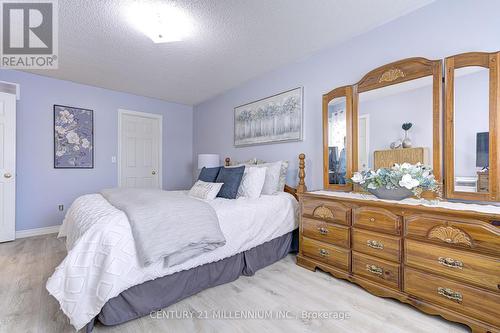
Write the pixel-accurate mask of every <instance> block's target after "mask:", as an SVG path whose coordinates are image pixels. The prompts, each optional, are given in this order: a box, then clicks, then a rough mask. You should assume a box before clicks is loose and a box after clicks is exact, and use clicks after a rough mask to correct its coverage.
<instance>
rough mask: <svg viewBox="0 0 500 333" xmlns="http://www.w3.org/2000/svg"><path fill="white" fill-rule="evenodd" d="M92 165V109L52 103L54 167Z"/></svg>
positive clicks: (89, 167)
mask: <svg viewBox="0 0 500 333" xmlns="http://www.w3.org/2000/svg"><path fill="white" fill-rule="evenodd" d="M93 167H94V119H93V111H92V110H88V109H82V108H76V107H71V106H64V105H54V168H56V169H92V168H93Z"/></svg>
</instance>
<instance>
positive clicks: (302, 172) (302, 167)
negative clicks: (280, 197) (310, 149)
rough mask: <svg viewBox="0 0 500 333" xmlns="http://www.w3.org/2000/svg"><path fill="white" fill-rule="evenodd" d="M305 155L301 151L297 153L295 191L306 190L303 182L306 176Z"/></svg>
mask: <svg viewBox="0 0 500 333" xmlns="http://www.w3.org/2000/svg"><path fill="white" fill-rule="evenodd" d="M305 159H306V155H305V154H304V153H301V154H300V155H299V183H298V184H297V193H304V192H307V186H306V182H305V178H306V171H305V168H306V162H305Z"/></svg>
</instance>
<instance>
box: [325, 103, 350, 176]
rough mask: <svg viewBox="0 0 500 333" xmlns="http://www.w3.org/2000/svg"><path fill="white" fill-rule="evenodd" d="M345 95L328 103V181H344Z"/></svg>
mask: <svg viewBox="0 0 500 333" xmlns="http://www.w3.org/2000/svg"><path fill="white" fill-rule="evenodd" d="M346 136H347V124H346V97H345V96H344V97H338V98H334V99H332V100H331V101H330V102H329V103H328V183H329V184H345V183H346V167H347V165H346Z"/></svg>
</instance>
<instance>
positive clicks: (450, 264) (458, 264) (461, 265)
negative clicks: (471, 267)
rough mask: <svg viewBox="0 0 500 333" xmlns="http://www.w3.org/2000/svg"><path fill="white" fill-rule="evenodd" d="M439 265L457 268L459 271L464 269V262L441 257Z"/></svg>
mask: <svg viewBox="0 0 500 333" xmlns="http://www.w3.org/2000/svg"><path fill="white" fill-rule="evenodd" d="M438 263H439V264H441V265H443V266H446V267H450V268H457V269H463V268H464V263H463V262H461V261H460V260H455V259H452V258H445V257H439V258H438Z"/></svg>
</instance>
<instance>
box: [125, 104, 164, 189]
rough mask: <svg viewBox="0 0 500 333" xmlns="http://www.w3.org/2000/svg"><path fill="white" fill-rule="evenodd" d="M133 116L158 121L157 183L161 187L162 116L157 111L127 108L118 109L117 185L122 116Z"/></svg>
mask: <svg viewBox="0 0 500 333" xmlns="http://www.w3.org/2000/svg"><path fill="white" fill-rule="evenodd" d="M125 115H127V116H135V117H143V118H150V119H156V120H159V121H160V131H159V133H158V135H159V137H160V138H159V142H158V150H159V152H158V162H159V163H158V183H159V185H160V189H163V153H162V152H163V116H162V115H161V114H157V113H147V112H139V111H133V110H127V109H118V155H117V157H116V159H117V161H116V162H117V164H118V187H122V162H121V161H122V135H121V134H122V121H123V116H125Z"/></svg>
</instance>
